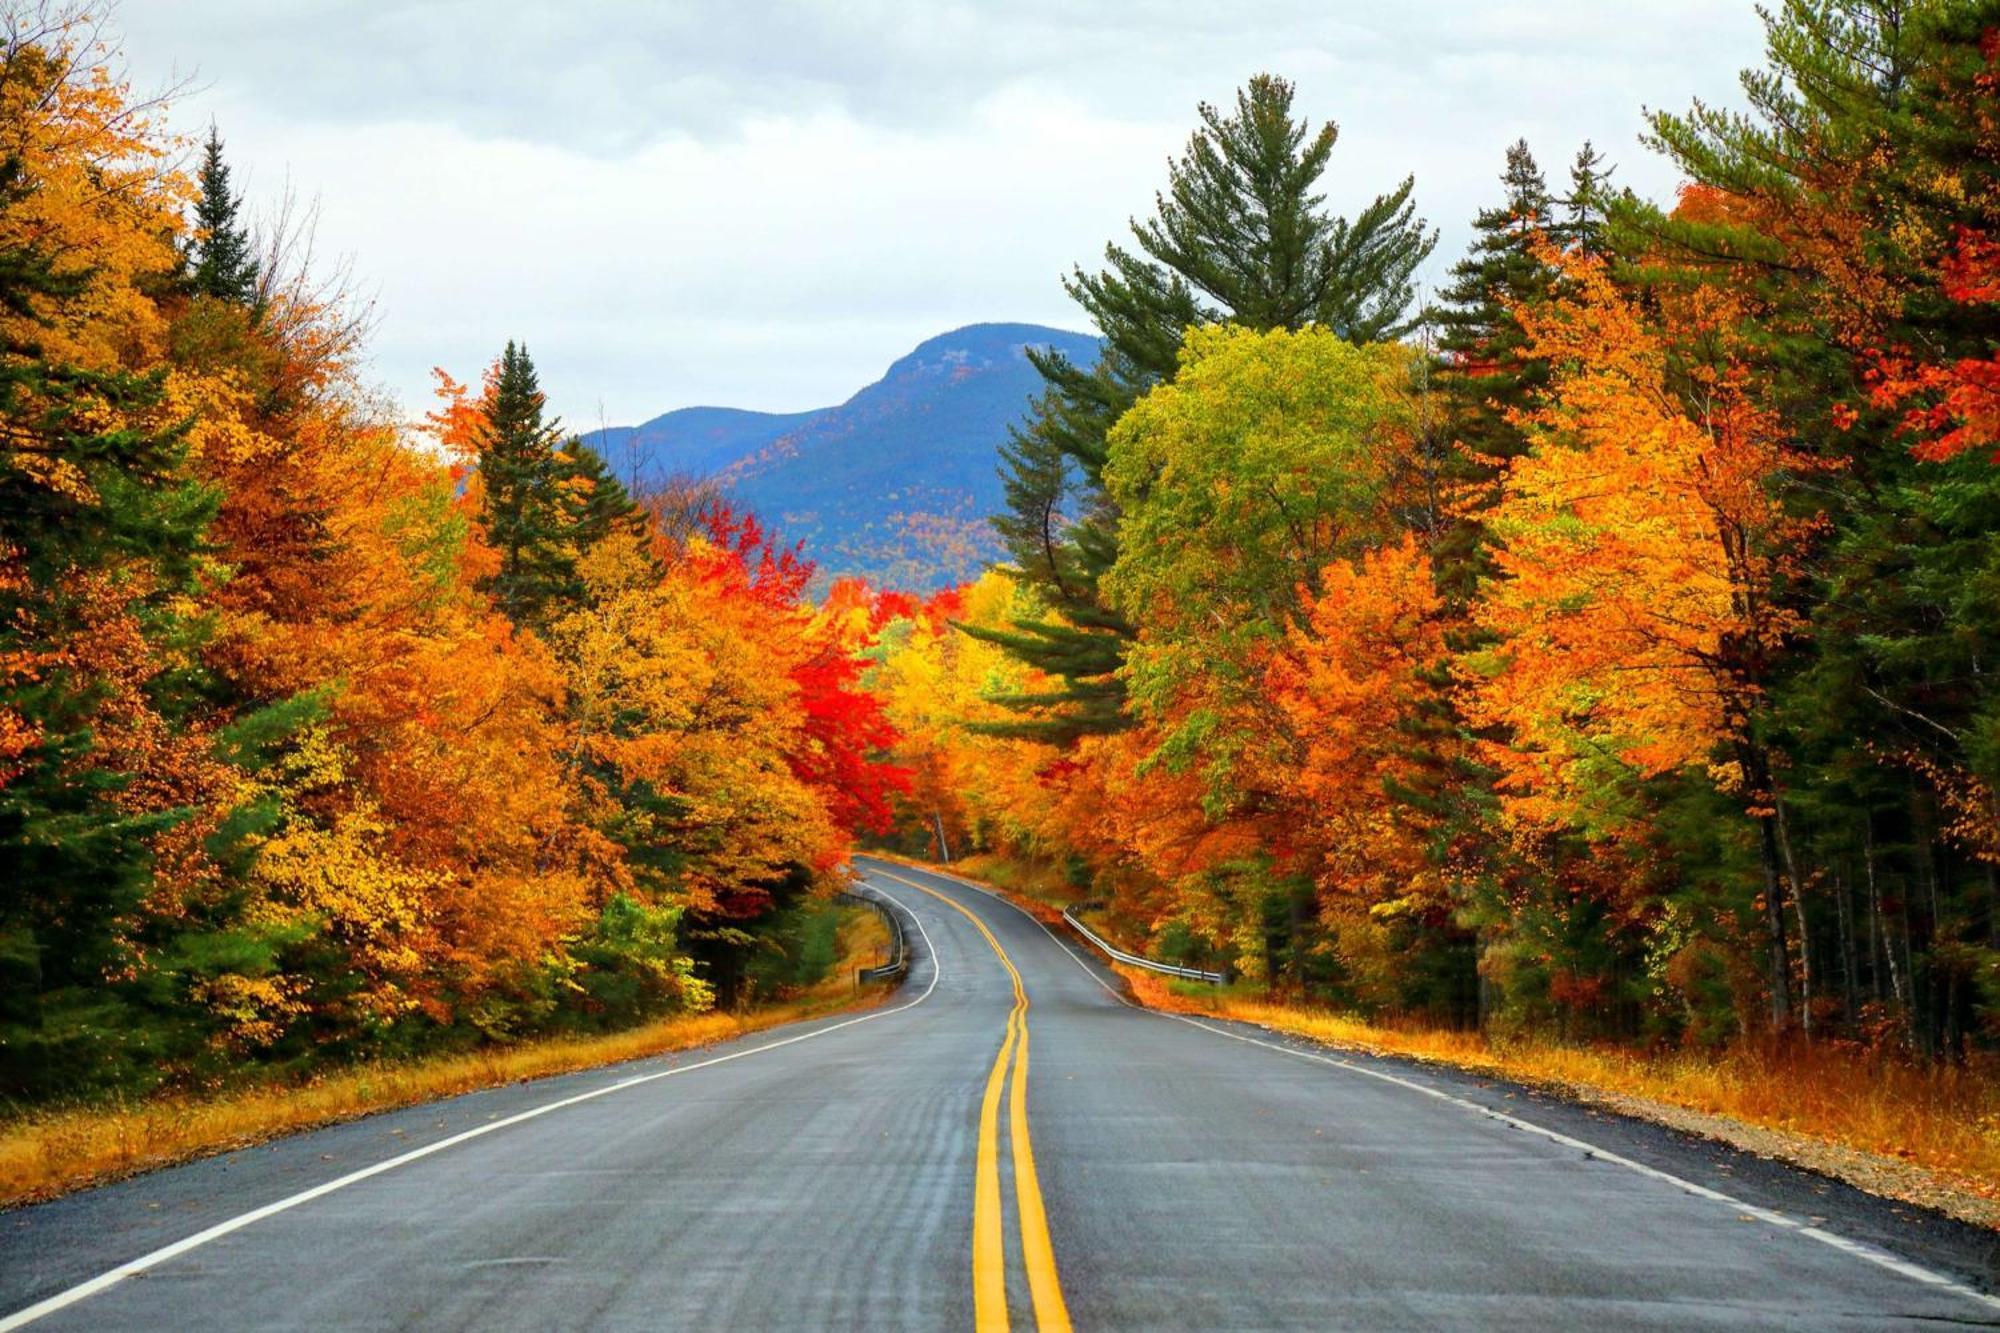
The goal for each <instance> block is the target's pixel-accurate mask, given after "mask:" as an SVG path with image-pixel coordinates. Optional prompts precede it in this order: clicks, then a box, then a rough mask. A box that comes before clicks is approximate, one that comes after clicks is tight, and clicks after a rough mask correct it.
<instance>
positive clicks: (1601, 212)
mask: <svg viewBox="0 0 2000 1333" xmlns="http://www.w3.org/2000/svg"><path fill="white" fill-rule="evenodd" d="M1611 171H1612V169H1611V168H1610V167H1607V166H1605V165H1604V155H1603V154H1602V153H1600V152H1598V151H1597V149H1596V147H1595V146H1594V145H1592V143H1591V142H1590V140H1588V139H1585V140H1584V141H1583V147H1581V148H1579V149H1577V151H1576V159H1575V160H1574V161H1573V162H1571V163H1570V167H1569V193H1568V194H1566V195H1564V196H1563V197H1562V198H1561V199H1559V200H1557V201H1556V202H1557V203H1558V204H1560V205H1561V208H1562V212H1561V214H1560V216H1558V217H1557V219H1556V224H1555V237H1556V239H1557V240H1559V241H1561V242H1562V244H1563V246H1564V247H1565V248H1567V249H1569V250H1573V251H1575V252H1576V253H1578V254H1584V255H1590V256H1592V257H1602V256H1604V255H1606V254H1609V253H1610V250H1611V245H1610V238H1609V233H1608V231H1607V229H1606V224H1607V220H1608V218H1609V216H1610V213H1611V205H1612V201H1613V195H1612V192H1611Z"/></svg>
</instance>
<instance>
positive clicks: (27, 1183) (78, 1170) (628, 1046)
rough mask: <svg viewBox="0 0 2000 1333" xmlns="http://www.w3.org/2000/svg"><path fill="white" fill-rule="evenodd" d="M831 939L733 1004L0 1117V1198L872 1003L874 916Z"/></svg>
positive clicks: (877, 934) (850, 916) (877, 926)
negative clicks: (824, 959)
mask: <svg viewBox="0 0 2000 1333" xmlns="http://www.w3.org/2000/svg"><path fill="white" fill-rule="evenodd" d="M840 941H841V946H842V948H841V963H840V965H839V966H838V967H837V968H836V969H835V970H834V971H833V972H831V973H829V974H828V976H827V979H826V980H825V981H823V982H821V983H820V984H819V985H818V986H815V987H813V988H812V989H811V990H809V991H806V992H805V993H803V994H800V995H798V996H795V997H793V998H790V999H787V1000H784V1001H782V1002H779V1003H776V1004H770V1005H764V1006H759V1007H758V1008H756V1009H752V1010H748V1011H745V1012H743V1013H707V1014H690V1015H683V1016H678V1017H674V1018H666V1019H661V1020H660V1021H658V1022H655V1023H649V1024H646V1025H645V1026H643V1027H636V1028H630V1029H627V1030H626V1031H623V1032H613V1033H605V1034H602V1035H595V1036H584V1037H555V1038H550V1039H547V1040H542V1041H530V1042H523V1043H521V1044H520V1045H517V1046H507V1047H495V1048H493V1049H490V1050H481V1051H474V1052H469V1053H467V1054H463V1055H449V1056H437V1057H432V1058H429V1059H422V1060H411V1061H402V1062H396V1063H380V1064H368V1065H359V1066H355V1067H353V1068H349V1069H341V1070H334V1071H328V1072H326V1073H324V1074H322V1075H320V1076H319V1077H316V1078H314V1079H312V1080H310V1081H308V1082H305V1083H287V1084H274V1085H269V1086H263V1087H252V1088H245V1089H239V1090H235V1091H231V1092H228V1093H224V1094H221V1095H218V1096H207V1097H156V1098H148V1099H145V1100H142V1101H134V1102H131V1103H127V1104H122V1105H108V1106H88V1107H78V1108H75V1109H66V1110H49V1111H36V1112H30V1113H28V1114H25V1115H23V1116H20V1117H17V1118H14V1119H11V1120H6V1121H0V1206H12V1205H16V1204H22V1203H31V1202H37V1201H40V1200H43V1199H50V1198H54V1197H55V1196H57V1195H59V1194H67V1193H69V1192H70V1191H72V1190H77V1189H82V1188H84V1187H85V1186H88V1185H96V1184H102V1183H103V1182H105V1181H109V1180H115V1179H118V1178H119V1177H122V1176H129V1175H133V1174H136V1173H138V1172H141V1171H150V1170H153V1169H155V1168H158V1167H162V1166H169V1165H172V1164H174V1163H177V1162H185V1161H190V1160H192V1159H194V1158H197V1157H207V1156H211V1155H213V1154H216V1153H222V1152H229V1151H231V1150H233V1149H236V1148H243V1147H247V1146H249V1145H251V1144H255V1143H261V1142H264V1141H265V1140H268V1139H273V1138H277V1137H279V1136H281V1135H285V1134H293V1133H297V1132H299V1131H301V1130H307V1129H315V1128H318V1127H319V1126H322V1125H330V1124H334V1123H336V1122H338V1121H342V1120H352V1119H354V1118H356V1117H358V1116H364V1115H371V1114H373V1113H375V1112H377V1111H390V1110H395V1109H398V1108H400V1107H405V1106H414V1105H417V1104H419V1103H422V1102H429V1101H436V1100H438V1099H440V1098H443V1097H453V1096H457V1095H458V1094H460V1093H465V1092H477V1091H479V1090H480V1089H482V1088H491V1087H497V1086H499V1085H501V1084H504V1083H519V1082H522V1081H525V1080H527V1079H536V1078H546V1077H548V1076H550V1075H553V1074H568V1073H574V1072H576V1071H577V1070H581V1069H593V1068H596V1067H597V1066H600V1065H608V1064H616V1063H618V1062H619V1061H622V1060H638V1059H643V1058H645V1057H647V1056H655V1055H664V1054H667V1053H669V1052H673V1051H684V1050H689V1049H691V1048H694V1047H697V1046H707V1045H711V1044H713V1043H715V1042H720V1041H728V1040H729V1039H731V1038H732V1037H741V1036H744V1035H746V1034H749V1033H753V1032H761V1031H763V1030H764V1029H766V1028H773V1027H777V1026H780V1025H781V1024H785V1023H795V1022H798V1021H800V1020H802V1019H808V1018H819V1017H823V1016H824V1015H827V1014H831V1013H835V1012H839V1011H843V1010H851V1009H868V1008H872V1007H874V1006H875V1005H878V1004H880V1003H882V1001H883V1000H884V999H886V998H887V996H888V994H889V992H888V991H887V989H885V988H884V987H881V986H868V987H865V988H857V987H856V986H855V983H854V969H855V968H857V967H866V966H868V965H869V964H870V963H872V962H875V961H877V960H878V959H879V957H880V956H881V954H882V953H884V952H885V951H886V947H887V943H888V934H887V931H886V930H884V928H883V927H882V924H881V922H880V921H879V920H877V918H876V917H875V916H874V914H873V913H871V912H867V911H862V910H854V911H850V912H847V913H845V914H844V919H843V921H842V922H841V928H840Z"/></svg>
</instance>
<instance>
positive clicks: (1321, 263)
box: [967, 74, 1437, 743]
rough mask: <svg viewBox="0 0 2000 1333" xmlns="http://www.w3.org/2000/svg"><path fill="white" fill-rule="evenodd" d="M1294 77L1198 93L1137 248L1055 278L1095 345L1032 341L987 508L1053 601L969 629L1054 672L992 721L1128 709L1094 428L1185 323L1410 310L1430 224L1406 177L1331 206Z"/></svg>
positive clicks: (1069, 725) (1159, 360) (1383, 322)
mask: <svg viewBox="0 0 2000 1333" xmlns="http://www.w3.org/2000/svg"><path fill="white" fill-rule="evenodd" d="M1293 95H1294V90H1293V86H1292V85H1291V84H1290V83H1288V82H1286V81H1285V80H1283V79H1279V78H1275V77H1273V76H1271V75H1268V74H1260V75H1257V76H1255V77H1253V78H1252V79H1251V80H1250V82H1249V84H1248V86H1247V87H1245V88H1244V89H1241V90H1239V91H1238V93H1237V94H1236V101H1235V105H1234V107H1233V108H1231V109H1230V110H1228V111H1225V110H1223V109H1221V108H1217V107H1214V106H1210V105H1208V104H1203V105H1202V106H1201V108H1200V111H1199V114H1200V118H1201V125H1200V127H1199V128H1198V129H1197V130H1196V131H1195V133H1194V135H1193V137H1192V138H1191V139H1190V140H1189V141H1188V146H1187V148H1186V150H1185V151H1184V152H1183V153H1182V154H1181V156H1180V157H1179V158H1177V159H1176V160H1175V161H1173V162H1172V163H1171V164H1170V165H1169V167H1168V181H1167V189H1166V190H1165V192H1163V193H1162V194H1160V195H1158V196H1157V197H1156V201H1155V210H1154V215H1153V217H1151V218H1149V219H1146V220H1145V221H1135V222H1134V223H1133V224H1132V234H1133V238H1134V240H1135V241H1136V242H1137V246H1138V249H1137V252H1136V253H1135V252H1134V251H1131V250H1127V249H1125V248H1123V247H1121V246H1119V245H1117V244H1115V243H1114V244H1111V245H1108V246H1106V247H1105V263H1106V266H1105V267H1104V268H1103V269H1101V270H1099V271H1098V272H1096V273H1086V272H1085V271H1084V270H1083V269H1082V268H1081V267H1079V268H1077V269H1076V270H1074V271H1073V273H1072V274H1071V276H1070V277H1069V278H1068V279H1066V280H1065V282H1064V286H1065V288H1066V289H1067V290H1068V292H1069V294H1070V296H1071V297H1072V298H1073V299H1075V300H1076V302H1077V303H1078V304H1079V305H1081V306H1082V307H1083V308H1084V310H1085V312H1086V313H1088V314H1089V316H1090V318H1091V321H1092V323H1093V324H1095V326H1096V327H1097V330H1098V332H1099V333H1100V334H1101V335H1102V337H1103V340H1104V341H1103V350H1102V352H1101V354H1100V357H1099V360H1098V362H1097V364H1096V365H1095V366H1093V367H1091V368H1089V369H1085V368H1083V367H1080V366H1078V365H1076V364H1074V363H1072V362H1071V361H1069V360H1068V359H1067V358H1065V357H1062V356H1061V355H1059V354H1055V353H1031V354H1030V355H1031V359H1032V360H1033V361H1034V363H1035V366H1036V368H1037V369H1038V370H1039V371H1040V372H1041V374H1042V377H1043V380H1044V381H1045V383H1046V384H1047V386H1048V387H1047V391H1046V392H1045V393H1044V394H1043V395H1042V397H1041V398H1040V399H1039V400H1038V401H1037V404H1036V407H1035V410H1034V413H1033V415H1032V416H1031V417H1030V419H1029V421H1028V422H1027V424H1026V425H1024V426H1023V427H1021V428H1020V429H1018V430H1017V431H1015V432H1014V434H1013V436H1012V439H1011V440H1010V442H1009V444H1008V446H1007V447H1006V448H1005V449H1004V450H1003V451H1002V464H1001V476H1002V481H1003V484H1004V486H1005V490H1006V497H1007V512H1006V513H1005V514H1002V515H999V516H997V517H996V518H995V519H994V526H995V528H996V529H997V530H998V531H999V533H1000V535H1001V537H1002V539H1003V540H1004V541H1005V543H1006V545H1007V547H1008V550H1009V552H1010V554H1011V555H1012V557H1013V559H1014V563H1015V567H1016V569H1017V570H1018V572H1019V574H1020V576H1021V577H1022V578H1023V579H1024V580H1025V581H1026V582H1027V583H1028V584H1029V585H1030V586H1032V587H1033V588H1034V589H1035V590H1036V591H1037V592H1038V593H1039V594H1040V595H1041V596H1042V598H1043V599H1044V601H1045V602H1046V603H1047V604H1048V606H1049V608H1050V610H1051V611H1052V612H1053V613H1054V614H1053V615H1052V616H1051V617H1049V618H1047V619H1042V620H1027V621H1021V622H1018V623H1017V624H1016V625H1015V626H1014V627H1013V629H1012V630H1011V631H994V630H970V629H968V630H967V632H968V633H973V634H975V635H977V636H978V637H981V638H984V639H987V640H989V641H991V642H994V643H997V644H999V645H1000V646H1002V647H1003V648H1005V649H1006V650H1007V651H1008V652H1010V653H1012V654H1013V655H1014V656H1016V657H1017V658H1019V659H1020V660H1022V661H1023V662H1025V663H1027V664H1028V665H1030V666H1033V667H1035V668H1037V669H1039V670H1041V671H1044V672H1047V673H1049V674H1051V675H1054V676H1056V677H1059V678H1060V679H1061V681H1062V684H1061V686H1060V687H1059V688H1057V689H1055V690H1052V691H1049V692H1046V693H1040V694H1035V695H1029V696H1021V697H1015V698H1011V699H1006V700H1003V701H1002V702H1005V703H1008V704H1009V705H1011V706H1012V707H1014V708H1015V710H1016V711H1017V712H1018V713H1019V714H1020V715H1021V716H1020V718H1019V720H1018V721H1015V722H1012V723H1007V724H1001V725H998V726H995V727H992V728H989V729H990V730H994V731H998V732H1002V733H1005V734H1015V735H1025V736H1032V737H1035V738H1038V739H1043V740H1048V741H1052V742H1057V743H1066V742H1068V741H1070V740H1073V739H1075V738H1076V737H1077V736H1080V735H1084V734H1088V733H1092V732H1102V731H1107V730H1112V729H1115V728H1117V727H1119V726H1121V725H1124V714H1123V709H1122V703H1123V697H1124V692H1123V685H1122V682H1121V681H1120V679H1119V678H1118V676H1117V674H1116V673H1117V671H1118V667H1119V664H1120V663H1121V662H1122V660H1123V657H1124V646H1125V644H1126V643H1127V642H1128V641H1129V640H1130V638H1131V635H1132V628H1131V626H1130V625H1129V624H1128V623H1127V622H1126V621H1125V619H1124V618H1123V617H1122V616H1121V615H1119V613H1118V612H1117V610H1116V608H1114V607H1111V606H1109V605H1107V604H1106V603H1105V601H1104V600H1103V598H1102V597H1101V596H1100V595H1099V593H1098V580H1099V578H1100V577H1101V576H1102V575H1103V573H1104V572H1105V571H1106V570H1108V569H1109V568H1110V567H1111V565H1112V564H1113V563H1114V562H1115V561H1116V559H1117V555H1118V537H1117V530H1118V515H1117V512H1116V510H1115V507H1114V506H1113V505H1112V504H1111V503H1110V501H1109V500H1108V499H1107V498H1106V496H1105V494H1104V490H1103V487H1102V484H1101V476H1102V472H1103V468H1104V464H1105V460H1106V451H1107V444H1106V440H1107V437H1108V435H1109V433H1110V430H1111V427H1112V425H1113V424H1114V423H1115V422H1116V421H1117V419H1118V418H1119V417H1120V416H1121V415H1122V414H1123V413H1124V412H1125V410H1126V409H1127V408H1128V407H1130V406H1131V405H1132V403H1133V402H1135V401H1136V400H1137V399H1138V397H1139V396H1140V395H1141V394H1143V393H1144V392H1146V390H1147V389H1149V388H1151V387H1152V386H1153V385H1155V384H1158V383H1160V382H1162V381H1164V380H1168V379H1171V378H1172V377H1173V374H1174V370H1175V364H1176V360H1177V358H1178V356H1179V352H1180V344H1181V337H1182V334H1183V332H1184V331H1185V330H1186V329H1187V327H1188V326H1189V325H1192V324H1206V323H1214V322H1219V321H1224V320H1229V321H1234V322H1236V323H1240V324H1244V325H1247V326H1249V327H1252V328H1259V329H1269V328H1288V329H1297V328H1301V327H1304V326H1306V325H1309V324H1318V325H1324V326H1326V327H1329V328H1332V329H1334V330H1336V331H1337V332H1339V333H1340V334H1341V335H1342V336H1344V337H1347V338H1350V339H1352V340H1354V341H1356V342H1368V341H1375V340H1380V339H1386V338H1395V337H1399V336H1401V335H1402V334H1403V333H1405V332H1407V331H1408V330H1409V329H1410V327H1412V324H1413V319H1414V312H1413V311H1412V305H1413V303H1414V300H1415V294H1416V288H1415V278H1414V275H1415V273H1416V269H1417V267H1418V265H1420V264H1421V263H1422V262H1423V261H1424V259H1425V258H1426V257H1427V256H1428V255H1429V254H1430V252H1431V248H1432V247H1433V246H1434V245H1435V244H1436V239H1437V238H1436V233H1435V232H1432V231H1430V230H1428V229H1426V227H1425V226H1424V223H1423V221H1422V219H1420V218H1418V217H1417V216H1416V210H1415V207H1414V205H1413V204H1412V203H1411V201H1410V195H1411V191H1412V189H1413V181H1412V180H1410V179H1408V178H1406V179H1404V180H1403V181H1402V182H1401V183H1400V184H1399V185H1398V186H1397V187H1396V188H1395V189H1393V190H1391V191H1390V192H1389V193H1387V194H1385V195H1382V196H1380V197H1378V198H1377V199H1375V201H1374V202H1372V203H1371V204H1369V205H1368V207H1366V208H1365V209H1363V210H1362V211H1361V212H1360V213H1359V214H1358V215H1356V216H1355V217H1354V218H1352V219H1348V218H1341V217H1336V216H1333V215H1331V214H1329V213H1328V212H1327V211H1326V209H1325V207H1324V198H1323V196H1322V195H1321V194H1320V193H1318V186H1319V183H1320V180H1321V177H1322V176H1323V175H1324V174H1325V171H1326V168H1327V163H1328V160H1329V158H1330V157H1331V154H1332V152H1333V147H1334V143H1335V140H1336V138H1337V136H1338V130H1337V128H1336V127H1335V126H1333V125H1332V124H1326V125H1322V126H1320V127H1319V128H1318V129H1317V130H1313V129H1312V128H1311V127H1310V126H1309V125H1308V124H1307V123H1306V122H1305V121H1304V120H1303V119H1301V118H1295V117H1294V116H1293V114H1292V100H1293Z"/></svg>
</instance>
